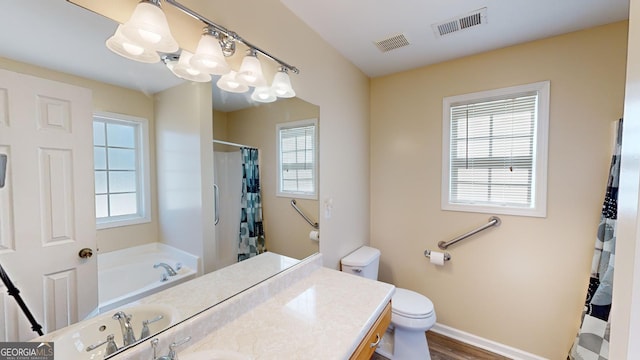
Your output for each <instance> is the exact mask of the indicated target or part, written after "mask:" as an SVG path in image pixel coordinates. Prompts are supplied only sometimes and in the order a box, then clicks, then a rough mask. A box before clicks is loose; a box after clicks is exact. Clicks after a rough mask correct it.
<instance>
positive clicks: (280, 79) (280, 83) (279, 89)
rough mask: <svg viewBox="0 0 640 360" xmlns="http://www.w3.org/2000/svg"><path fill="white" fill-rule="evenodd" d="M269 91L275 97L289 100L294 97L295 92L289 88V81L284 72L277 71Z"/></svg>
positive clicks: (287, 75)
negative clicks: (271, 91)
mask: <svg viewBox="0 0 640 360" xmlns="http://www.w3.org/2000/svg"><path fill="white" fill-rule="evenodd" d="M271 89H272V90H273V92H274V93H275V94H276V96H277V97H281V98H291V97H294V96H296V92H295V91H293V88H292V87H291V79H290V78H289V74H287V72H286V70H283V71H278V72H277V73H276V75H275V76H274V77H273V83H271Z"/></svg>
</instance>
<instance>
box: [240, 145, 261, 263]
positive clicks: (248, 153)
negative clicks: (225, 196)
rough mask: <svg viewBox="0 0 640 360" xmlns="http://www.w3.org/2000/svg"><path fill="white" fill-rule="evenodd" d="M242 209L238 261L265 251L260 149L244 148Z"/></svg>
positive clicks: (242, 150)
mask: <svg viewBox="0 0 640 360" xmlns="http://www.w3.org/2000/svg"><path fill="white" fill-rule="evenodd" d="M240 151H241V152H242V199H241V201H242V205H241V207H242V209H241V215H240V233H239V237H238V240H239V243H238V262H240V261H242V260H245V259H248V258H250V257H253V256H256V255H258V254H261V253H263V252H264V251H265V239H264V229H263V227H262V199H261V196H260V168H259V165H258V149H253V148H242V149H240Z"/></svg>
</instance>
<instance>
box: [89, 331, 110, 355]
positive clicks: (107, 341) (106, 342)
mask: <svg viewBox="0 0 640 360" xmlns="http://www.w3.org/2000/svg"><path fill="white" fill-rule="evenodd" d="M104 344H107V348H106V349H105V351H104V356H105V357H106V356H108V355H111V354H113V353H115V352H116V351H118V345H116V342H115V341H113V334H109V335H108V336H107V340H105V341H102V342H99V343H97V344H93V345H90V346H87V348H86V349H85V350H86V351H87V352H91V351H93V350H95V349H97V348H99V347H100V346H102V345H104Z"/></svg>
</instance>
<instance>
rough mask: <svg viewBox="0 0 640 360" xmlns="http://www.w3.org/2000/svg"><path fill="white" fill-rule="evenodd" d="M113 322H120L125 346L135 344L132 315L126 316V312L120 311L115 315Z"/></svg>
mask: <svg viewBox="0 0 640 360" xmlns="http://www.w3.org/2000/svg"><path fill="white" fill-rule="evenodd" d="M113 320H118V321H119V322H120V329H121V330H122V343H123V344H124V345H123V346H128V345H131V344H133V343H135V342H136V336H135V335H134V334H133V327H132V326H131V315H127V314H125V312H124V311H118V312H117V313H115V314H114V315H113Z"/></svg>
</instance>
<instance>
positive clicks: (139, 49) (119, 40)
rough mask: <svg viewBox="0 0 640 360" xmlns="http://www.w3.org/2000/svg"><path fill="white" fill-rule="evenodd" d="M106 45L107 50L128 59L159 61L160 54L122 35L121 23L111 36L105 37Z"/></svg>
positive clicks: (147, 61)
mask: <svg viewBox="0 0 640 360" xmlns="http://www.w3.org/2000/svg"><path fill="white" fill-rule="evenodd" d="M106 45H107V48H108V49H109V50H111V51H113V52H114V53H116V54H118V55H120V56H122V57H125V58H127V59H130V60H135V61H139V62H143V63H150V64H151V63H156V62H158V61H160V55H158V53H157V52H155V51H154V50H152V49H148V48H145V47H144V46H142V45H139V44H136V43H135V42H133V41H131V40H129V39H128V38H127V37H126V36H124V34H122V25H118V28H117V29H116V32H115V33H114V34H113V36H111V37H110V38H109V39H107V42H106Z"/></svg>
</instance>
